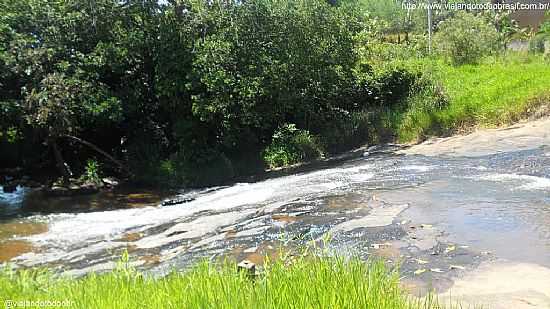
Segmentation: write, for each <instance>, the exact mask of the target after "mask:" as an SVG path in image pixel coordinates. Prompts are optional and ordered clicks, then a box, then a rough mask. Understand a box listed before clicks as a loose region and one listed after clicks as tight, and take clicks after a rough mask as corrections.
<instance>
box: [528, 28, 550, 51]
mask: <svg viewBox="0 0 550 309" xmlns="http://www.w3.org/2000/svg"><path fill="white" fill-rule="evenodd" d="M545 42H550V33H539V34H537V35H535V36H533V37H532V38H531V40H529V52H530V53H537V54H538V53H543V52H544V43H545Z"/></svg>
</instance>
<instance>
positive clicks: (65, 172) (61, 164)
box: [48, 139, 71, 183]
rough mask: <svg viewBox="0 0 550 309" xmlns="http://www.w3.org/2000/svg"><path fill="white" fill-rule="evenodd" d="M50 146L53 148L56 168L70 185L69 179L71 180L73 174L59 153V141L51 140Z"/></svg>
mask: <svg viewBox="0 0 550 309" xmlns="http://www.w3.org/2000/svg"><path fill="white" fill-rule="evenodd" d="M48 144H49V145H50V146H51V147H52V151H53V155H54V157H55V166H56V167H57V170H58V171H59V173H61V176H62V177H63V182H64V183H68V182H69V179H70V178H71V173H70V171H69V169H68V168H67V163H65V160H64V159H63V155H62V154H61V151H59V147H58V146H57V139H50V140H49V141H48Z"/></svg>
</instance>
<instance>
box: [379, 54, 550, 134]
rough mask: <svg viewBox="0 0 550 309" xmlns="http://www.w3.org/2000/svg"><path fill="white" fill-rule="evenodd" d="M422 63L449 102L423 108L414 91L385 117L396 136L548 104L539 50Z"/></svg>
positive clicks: (494, 119)
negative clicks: (465, 61) (457, 62)
mask: <svg viewBox="0 0 550 309" xmlns="http://www.w3.org/2000/svg"><path fill="white" fill-rule="evenodd" d="M417 65H418V63H417ZM421 65H422V66H423V70H425V71H429V72H430V75H431V76H432V78H433V79H434V80H435V82H436V83H438V84H439V85H440V87H441V88H442V90H443V92H444V93H445V94H446V97H447V100H448V105H447V106H445V107H444V108H442V109H433V108H432V109H429V108H423V107H424V104H419V103H418V102H416V101H422V100H423V99H422V97H420V98H419V97H416V98H415V97H413V98H411V100H410V101H411V102H410V106H411V107H410V108H409V109H408V110H407V111H405V112H403V111H400V112H395V111H393V114H392V115H389V116H388V117H389V121H390V123H391V125H392V126H393V127H394V129H395V130H396V132H397V135H398V139H399V140H400V141H414V140H419V139H422V138H424V137H425V136H430V135H448V134H452V133H454V132H457V131H468V130H470V129H472V128H476V127H495V126H500V125H505V124H510V123H513V122H516V121H518V120H519V119H521V118H525V117H527V116H529V115H530V114H531V113H533V110H535V109H536V108H537V107H538V106H537V105H543V104H550V64H549V63H548V62H545V61H544V60H543V59H542V57H541V56H531V55H519V54H512V55H508V56H506V57H499V58H489V59H486V61H485V62H483V63H481V64H478V65H463V66H458V67H455V66H450V65H446V64H444V63H442V62H441V61H437V60H433V61H428V60H423V62H422V63H421Z"/></svg>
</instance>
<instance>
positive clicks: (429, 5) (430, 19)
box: [427, 0, 432, 54]
mask: <svg viewBox="0 0 550 309" xmlns="http://www.w3.org/2000/svg"><path fill="white" fill-rule="evenodd" d="M427 2H428V54H431V53H432V1H431V0H428V1H427Z"/></svg>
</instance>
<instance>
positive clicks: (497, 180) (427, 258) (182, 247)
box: [0, 120, 550, 308]
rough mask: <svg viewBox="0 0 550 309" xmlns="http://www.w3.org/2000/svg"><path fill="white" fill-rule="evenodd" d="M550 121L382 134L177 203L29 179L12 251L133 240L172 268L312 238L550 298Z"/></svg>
mask: <svg viewBox="0 0 550 309" xmlns="http://www.w3.org/2000/svg"><path fill="white" fill-rule="evenodd" d="M549 133H550V120H540V121H535V122H529V123H523V124H519V125H515V126H513V127H509V128H504V129H498V130H497V129H493V130H481V131H478V132H476V133H474V134H471V135H467V136H457V137H450V138H445V139H435V140H430V141H428V142H425V143H423V144H420V145H417V146H413V147H403V146H397V145H385V146H377V147H371V148H369V149H368V150H367V151H366V153H365V154H364V155H363V156H361V157H359V158H353V159H349V160H345V161H343V162H338V163H334V164H329V165H327V166H325V167H324V168H319V169H317V170H314V171H307V172H298V173H296V174H293V175H288V176H281V177H277V178H271V179H266V180H262V181H258V182H253V183H237V184H234V185H231V186H228V187H217V188H209V189H204V190H195V191H189V192H185V191H182V192H179V193H178V194H177V197H184V198H191V199H193V200H192V201H190V202H188V203H183V204H179V205H174V206H161V203H160V201H161V200H162V199H164V198H166V196H164V195H162V194H156V193H154V192H146V193H140V194H137V193H128V192H117V193H109V194H100V195H98V196H95V197H80V198H65V199H62V200H60V199H59V198H58V199H55V200H51V199H46V198H44V197H42V196H40V194H39V193H38V192H35V191H32V190H30V189H26V188H18V190H17V191H16V192H14V193H10V194H5V193H4V194H0V217H1V218H2V220H1V223H0V261H3V262H7V261H9V262H10V263H11V264H12V265H14V266H15V267H31V266H47V267H51V268H53V269H58V270H63V271H64V272H65V273H67V274H70V275H76V276H78V275H82V274H85V273H87V272H89V271H106V270H110V269H113V268H114V267H116V260H117V259H118V258H119V257H120V255H121V254H122V252H123V251H125V250H127V251H128V252H129V253H130V257H131V261H132V264H133V265H134V266H136V267H138V268H140V269H144V270H146V271H148V272H151V273H152V274H158V275H162V274H165V273H167V272H169V271H170V270H172V269H174V268H176V269H181V268H184V267H187V266H189V265H191V264H192V263H193V262H195V261H196V260H197V259H199V258H204V257H206V258H213V257H231V258H234V259H236V260H242V259H249V260H251V261H253V262H255V263H258V264H261V263H262V257H263V256H266V255H267V256H272V257H276V255H277V253H278V252H279V248H281V247H297V246H300V245H303V244H305V243H308V242H311V241H313V242H317V243H318V244H321V245H324V246H326V249H328V251H329V252H335V253H338V254H345V255H357V256H360V257H361V258H364V259H367V258H369V257H372V256H376V257H379V258H383V259H385V260H386V261H387V263H388V264H394V265H397V264H399V265H400V271H401V273H402V284H403V286H404V287H405V288H406V289H408V290H409V291H410V292H411V293H413V294H415V295H424V293H425V292H426V291H428V290H434V291H435V293H438V294H439V296H440V297H448V294H450V293H452V294H453V298H452V301H462V302H465V303H474V304H484V305H486V306H488V307H489V308H493V307H494V308H523V307H525V308H537V307H539V308H548V307H550V136H549V135H548V134H549ZM35 209H40V210H41V212H37V210H35ZM44 209H46V210H48V211H44ZM327 238H330V241H329V242H328V243H324V242H321V241H320V240H322V239H327Z"/></svg>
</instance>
